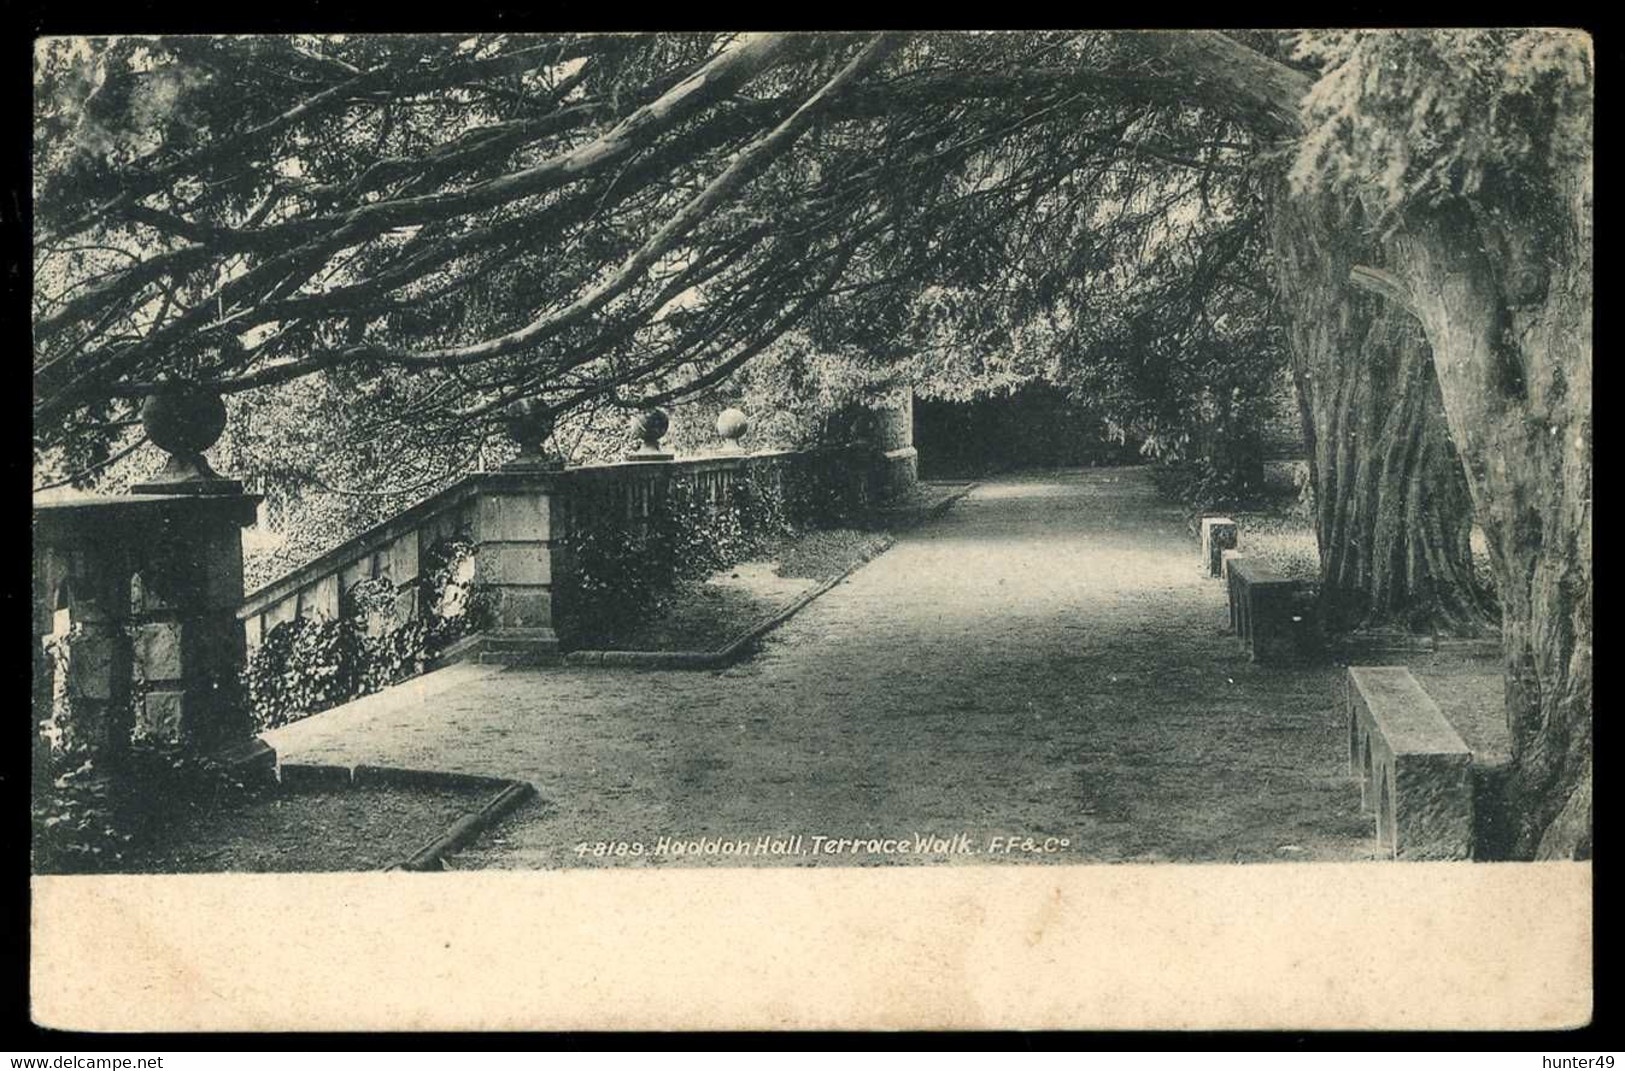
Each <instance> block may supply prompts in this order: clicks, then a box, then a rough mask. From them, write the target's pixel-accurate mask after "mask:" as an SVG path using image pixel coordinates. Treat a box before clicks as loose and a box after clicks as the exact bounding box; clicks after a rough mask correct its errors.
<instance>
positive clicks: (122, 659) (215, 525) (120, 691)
mask: <svg viewBox="0 0 1625 1071" xmlns="http://www.w3.org/2000/svg"><path fill="white" fill-rule="evenodd" d="M256 504H257V496H253V495H243V494H229V493H227V494H219V493H214V494H202V495H180V494H129V495H116V496H107V497H85V498H80V499H77V500H73V501H62V502H47V503H37V504H36V507H35V536H36V539H37V540H38V542H39V543H40V544H41V545H42V547H43V551H44V554H45V558H46V561H47V562H49V561H50V560H51V559H52V558H53V557H54V558H57V559H59V560H61V561H64V562H67V563H68V564H67V565H66V568H65V570H63V569H62V568H61V567H59V568H58V570H57V571H65V572H66V573H67V575H66V577H65V578H64V580H63V581H62V582H61V583H60V584H58V585H57V593H56V594H55V595H52V596H49V597H48V598H50V599H51V600H52V601H55V602H61V603H64V606H63V607H62V608H60V609H58V610H57V611H56V612H57V613H61V612H62V610H63V609H65V610H66V612H67V614H68V615H69V616H70V617H71V620H72V623H74V624H77V625H82V626H83V634H82V635H81V636H80V638H79V639H78V640H77V641H76V642H75V643H73V644H72V645H71V649H70V653H69V656H68V657H69V669H68V679H67V685H68V687H69V688H71V689H73V691H74V692H75V694H76V696H77V697H82V698H84V699H85V700H87V701H88V702H89V703H90V704H91V708H92V709H96V708H98V707H105V708H106V713H105V718H104V720H105V722H106V730H105V739H104V740H102V741H99V742H100V743H104V744H105V745H106V746H107V747H109V748H111V749H113V750H115V751H117V750H121V749H122V746H123V744H124V743H125V742H126V741H127V740H128V739H129V733H130V731H131V730H132V729H133V730H134V732H135V734H136V736H137V738H140V739H148V740H152V741H154V742H157V743H167V744H176V745H183V746H186V747H188V748H192V749H195V750H198V751H200V752H210V753H218V754H221V755H222V757H224V758H226V759H227V760H228V761H231V762H233V763H238V762H247V763H249V764H250V766H255V767H265V766H267V765H268V763H269V762H270V760H271V759H272V758H273V755H272V753H271V752H270V749H269V748H268V747H266V746H265V745H263V744H258V745H257V746H255V742H254V741H253V739H252V733H251V726H250V723H249V717H248V711H247V709H246V707H245V705H244V702H243V697H242V696H241V694H240V690H239V688H238V680H239V675H240V673H241V670H242V666H243V658H244V650H243V630H242V627H241V626H240V625H239V624H238V622H237V607H238V606H239V605H240V604H241V603H242V598H243V558H242V533H241V529H242V528H243V527H245V526H247V525H249V524H252V523H253V521H254V510H255V505H256ZM46 571H47V572H51V571H53V570H52V568H51V567H50V566H49V565H47V566H46Z"/></svg>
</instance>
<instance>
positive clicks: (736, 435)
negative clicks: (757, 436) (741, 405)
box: [717, 406, 750, 454]
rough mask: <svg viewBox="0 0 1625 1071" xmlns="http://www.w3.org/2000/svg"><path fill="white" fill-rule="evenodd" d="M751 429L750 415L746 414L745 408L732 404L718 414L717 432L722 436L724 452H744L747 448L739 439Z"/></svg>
mask: <svg viewBox="0 0 1625 1071" xmlns="http://www.w3.org/2000/svg"><path fill="white" fill-rule="evenodd" d="M749 430H750V417H748V416H746V415H745V411H744V410H743V409H738V408H735V407H733V406H730V407H728V408H727V409H724V410H723V411H722V412H721V413H718V414H717V434H718V435H720V436H721V437H722V449H723V452H724V453H729V454H741V453H744V451H745V448H744V447H743V446H741V445H740V444H739V440H740V439H742V438H744V436H745V433H746V432H747V431H749Z"/></svg>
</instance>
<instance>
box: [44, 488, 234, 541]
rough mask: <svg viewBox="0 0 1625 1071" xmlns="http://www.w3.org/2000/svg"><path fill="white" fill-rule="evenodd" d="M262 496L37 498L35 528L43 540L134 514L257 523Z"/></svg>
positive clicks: (171, 495) (74, 496)
mask: <svg viewBox="0 0 1625 1071" xmlns="http://www.w3.org/2000/svg"><path fill="white" fill-rule="evenodd" d="M259 502H260V496H259V495H248V494H241V493H237V492H232V493H226V494H203V495H182V494H128V495H90V494H73V495H63V496H36V497H35V499H34V528H35V531H36V532H37V533H38V534H39V535H40V536H41V537H43V538H47V539H52V538H56V537H58V536H61V535H67V534H69V533H71V532H73V531H74V530H75V529H78V528H81V527H82V526H83V525H85V524H87V523H95V522H96V521H99V520H102V519H103V518H104V517H105V518H106V519H109V520H111V519H112V518H114V517H115V516H117V517H119V518H120V520H122V519H123V518H125V517H129V516H131V515H133V516H134V517H135V518H138V519H141V520H147V519H156V518H166V517H173V516H176V515H179V514H183V513H206V514H215V515H217V516H218V515H220V514H224V515H225V516H226V518H227V519H229V520H233V521H236V522H237V523H238V524H240V525H247V524H252V523H254V513H255V509H256V508H257V507H258V505H259Z"/></svg>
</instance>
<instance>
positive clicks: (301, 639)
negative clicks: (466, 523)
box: [243, 539, 488, 729]
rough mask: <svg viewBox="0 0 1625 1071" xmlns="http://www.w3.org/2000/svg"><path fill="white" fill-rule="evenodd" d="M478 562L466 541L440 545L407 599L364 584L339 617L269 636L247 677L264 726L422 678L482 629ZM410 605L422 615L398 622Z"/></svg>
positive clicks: (388, 586) (383, 584)
mask: <svg viewBox="0 0 1625 1071" xmlns="http://www.w3.org/2000/svg"><path fill="white" fill-rule="evenodd" d="M472 555H473V547H472V545H471V544H470V543H469V542H468V541H467V540H462V539H445V540H441V541H439V542H437V543H436V544H435V545H434V546H433V547H430V548H429V549H428V550H426V551H425V552H424V554H423V558H422V561H421V563H420V567H421V570H422V575H421V576H420V577H419V578H418V579H417V580H416V581H415V582H414V583H413V585H412V586H411V587H410V588H408V589H407V591H405V592H404V593H403V592H399V591H397V590H396V588H395V585H394V584H393V583H392V582H391V581H390V580H389V579H387V578H383V579H374V580H362V581H359V582H358V583H356V584H355V585H353V586H352V587H351V588H350V590H349V591H347V592H344V593H343V594H342V596H341V599H340V607H339V616H338V617H337V618H334V619H331V620H328V619H325V618H317V617H304V616H300V617H295V618H294V619H293V620H291V621H284V622H282V623H281V624H278V625H277V626H275V627H274V628H271V629H269V630H267V632H266V633H265V636H264V637H263V639H262V640H261V642H260V645H259V646H258V647H257V648H256V649H255V650H254V653H253V656H252V657H251V658H250V660H249V663H248V666H247V668H246V669H245V670H244V673H243V679H244V685H245V688H246V691H247V699H248V704H249V708H250V709H251V711H252V712H253V715H254V720H255V722H256V724H257V725H258V726H259V727H260V728H267V729H268V728H273V727H275V726H278V725H284V724H286V723H288V722H290V721H296V720H298V719H300V718H303V717H308V716H309V715H311V714H315V713H318V712H320V711H323V710H326V709H328V708H329V707H333V706H337V705H338V704H340V703H347V702H349V701H350V700H352V699H355V698H358V697H360V696H363V695H368V694H370V693H372V692H376V691H379V690H380V689H383V688H386V687H388V686H389V685H391V684H394V683H396V682H398V681H401V680H404V679H406V678H408V677H412V676H416V675H417V674H420V673H422V672H423V670H424V667H425V666H426V665H427V664H428V663H429V662H430V661H432V660H433V659H434V658H435V657H436V656H437V655H438V654H440V653H441V652H442V651H444V650H445V649H446V648H447V647H448V646H450V645H451V644H453V643H455V642H456V641H457V640H459V639H461V638H462V637H464V636H467V635H469V634H471V633H473V632H477V631H479V630H480V629H481V628H483V627H484V624H485V621H486V615H487V612H488V611H487V607H486V603H485V598H484V592H483V591H482V590H481V589H480V587H479V586H478V585H477V584H476V583H475V582H474V580H473V570H472V565H473V562H472ZM402 597H406V598H415V600H416V607H417V609H416V612H415V613H414V614H410V615H408V614H397V612H396V601H397V600H398V599H400V598H402ZM403 617H404V618H405V620H401V618H403Z"/></svg>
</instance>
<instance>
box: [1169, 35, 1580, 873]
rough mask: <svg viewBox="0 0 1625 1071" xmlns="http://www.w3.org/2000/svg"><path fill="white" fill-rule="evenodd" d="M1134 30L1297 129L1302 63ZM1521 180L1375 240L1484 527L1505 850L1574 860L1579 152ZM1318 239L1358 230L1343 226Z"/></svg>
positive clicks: (1247, 105)
mask: <svg viewBox="0 0 1625 1071" xmlns="http://www.w3.org/2000/svg"><path fill="white" fill-rule="evenodd" d="M1148 40H1149V41H1151V42H1152V43H1154V44H1156V45H1158V46H1159V47H1160V49H1161V51H1162V52H1163V53H1164V54H1165V55H1167V56H1169V57H1171V58H1173V59H1174V60H1175V61H1176V62H1178V63H1180V64H1182V65H1183V66H1184V67H1185V68H1186V69H1187V70H1188V71H1189V72H1190V73H1191V75H1192V76H1194V78H1195V80H1196V81H1197V82H1198V84H1200V85H1201V86H1202V88H1203V89H1204V90H1209V91H1210V93H1209V95H1213V96H1215V99H1219V100H1221V101H1234V102H1235V108H1236V110H1237V112H1238V113H1239V114H1248V115H1251V116H1253V117H1255V119H1256V120H1257V121H1258V122H1259V123H1260V124H1261V126H1264V127H1267V128H1270V129H1274V130H1276V131H1277V132H1281V133H1286V134H1289V135H1290V134H1296V133H1301V132H1302V125H1301V121H1300V120H1299V118H1298V104H1299V102H1300V101H1301V100H1302V99H1303V97H1304V95H1305V94H1306V93H1307V92H1308V91H1309V87H1310V82H1309V79H1308V77H1307V76H1305V75H1304V74H1302V73H1301V72H1298V71H1295V70H1293V69H1291V68H1290V67H1287V66H1285V65H1284V64H1280V63H1276V62H1274V61H1272V60H1270V59H1268V58H1267V57H1264V56H1263V55H1262V54H1260V53H1258V52H1256V51H1254V50H1252V49H1249V48H1247V47H1246V46H1244V45H1242V44H1241V43H1239V42H1237V41H1235V40H1233V39H1230V38H1227V37H1225V36H1224V35H1222V34H1218V33H1214V32H1206V33H1188V32H1187V33H1179V34H1176V33H1173V32H1164V33H1161V34H1154V35H1148ZM1543 163H1546V161H1534V162H1532V166H1539V165H1540V164H1543ZM1532 186H1533V189H1534V192H1532V193H1524V194H1523V195H1522V196H1518V195H1515V194H1514V193H1512V192H1510V191H1508V190H1505V189H1496V188H1494V183H1493V182H1489V183H1486V184H1485V185H1484V186H1483V187H1481V188H1479V189H1478V190H1476V191H1474V193H1473V194H1472V202H1471V205H1468V204H1464V203H1462V202H1460V201H1458V202H1456V203H1455V204H1454V205H1452V206H1449V207H1445V208H1426V207H1424V208H1420V209H1418V210H1417V211H1415V212H1414V213H1412V215H1413V217H1414V218H1411V219H1408V220H1406V221H1405V226H1404V227H1402V228H1401V229H1400V230H1399V231H1398V232H1397V234H1396V235H1395V236H1394V237H1393V239H1392V240H1391V241H1390V242H1388V243H1387V245H1388V247H1389V256H1388V258H1387V264H1388V267H1389V270H1391V271H1392V272H1393V273H1395V275H1396V276H1397V277H1398V285H1397V286H1396V287H1395V288H1394V289H1395V290H1396V291H1397V293H1398V294H1399V295H1401V298H1400V299H1401V300H1402V301H1403V304H1404V305H1405V306H1406V307H1407V308H1409V309H1410V310H1411V311H1412V312H1413V313H1414V314H1415V315H1416V317H1417V319H1418V320H1420V321H1421V323H1422V326H1423V329H1424V330H1425V331H1426V333H1427V337H1428V342H1429V344H1430V346H1431V347H1432V349H1433V365H1434V372H1435V376H1436V379H1437V381H1438V384H1439V387H1440V390H1441V394H1442V397H1443V399H1444V409H1445V413H1446V416H1447V417H1448V419H1449V423H1450V431H1451V435H1452V438H1453V439H1454V440H1455V444H1456V449H1457V451H1458V453H1459V454H1460V457H1461V460H1462V463H1463V465H1464V468H1465V472H1466V476H1467V486H1468V490H1469V492H1470V494H1471V496H1472V501H1473V506H1474V512H1475V515H1476V518H1477V520H1478V522H1479V524H1481V525H1482V526H1483V528H1484V530H1485V534H1486V535H1487V536H1488V539H1489V544H1490V557H1491V563H1492V566H1493V568H1494V570H1495V577H1496V588H1497V592H1498V594H1499V596H1500V600H1501V638H1502V649H1503V652H1504V657H1505V661H1506V705H1507V723H1508V726H1509V728H1510V729H1511V732H1512V747H1513V768H1512V773H1511V777H1510V778H1509V783H1508V800H1507V802H1508V804H1509V813H1510V814H1512V815H1515V816H1516V818H1515V823H1516V826H1517V828H1516V830H1515V833H1514V843H1513V844H1512V852H1513V854H1514V855H1516V856H1519V857H1523V858H1528V857H1542V858H1550V857H1575V858H1579V857H1589V856H1590V854H1591V758H1592V738H1591V646H1592V640H1591V290H1592V273H1591V258H1592V224H1591V204H1592V174H1591V160H1590V159H1589V154H1588V158H1587V159H1585V160H1583V161H1579V162H1578V163H1576V164H1574V165H1573V166H1572V168H1571V170H1570V171H1569V173H1567V174H1566V175H1563V176H1561V177H1560V178H1559V179H1558V181H1557V182H1555V183H1554V185H1553V187H1552V188H1547V187H1546V186H1545V184H1544V183H1534V184H1532ZM1320 200H1321V199H1319V198H1314V197H1306V198H1301V199H1300V198H1292V199H1279V200H1278V202H1277V212H1276V215H1278V216H1279V215H1283V214H1286V213H1288V212H1294V211H1297V210H1300V209H1301V210H1302V211H1305V212H1311V213H1312V212H1315V211H1317V210H1323V209H1317V202H1318V201H1320ZM1308 218H1309V219H1310V220H1314V219H1315V218H1316V217H1315V216H1313V215H1311V216H1310V217H1308ZM1319 218H1322V219H1324V217H1323V216H1321V217H1319ZM1287 225H1288V226H1291V224H1290V221H1287ZM1329 234H1330V235H1336V236H1337V237H1339V238H1341V239H1342V240H1344V241H1349V242H1352V241H1356V240H1357V234H1356V229H1355V228H1354V227H1351V226H1348V225H1346V224H1345V225H1343V226H1340V227H1335V228H1333V229H1332V230H1331V231H1330V232H1329ZM1336 244H1337V243H1336V242H1335V241H1329V242H1326V243H1323V244H1322V248H1331V247H1335V246H1336ZM1311 248H1312V247H1311ZM1335 307H1336V306H1335V303H1333V304H1329V305H1328V308H1333V309H1334V308H1335ZM1327 330H1329V329H1327ZM1310 370H1312V369H1310Z"/></svg>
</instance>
